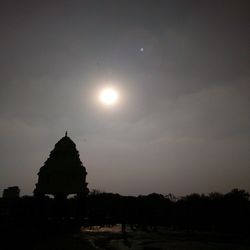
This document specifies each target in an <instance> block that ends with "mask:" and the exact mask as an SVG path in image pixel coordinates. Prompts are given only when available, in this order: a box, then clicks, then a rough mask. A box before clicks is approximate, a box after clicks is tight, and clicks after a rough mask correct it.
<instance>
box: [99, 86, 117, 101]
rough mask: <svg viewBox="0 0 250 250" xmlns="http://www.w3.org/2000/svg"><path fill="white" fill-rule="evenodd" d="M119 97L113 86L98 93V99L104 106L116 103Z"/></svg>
mask: <svg viewBox="0 0 250 250" xmlns="http://www.w3.org/2000/svg"><path fill="white" fill-rule="evenodd" d="M118 99H119V93H118V91H117V90H116V89H114V88H111V87H109V88H104V89H102V90H101V91H100V93H99V101H100V102H101V103H102V104H103V105H106V106H112V105H115V104H116V103H117V101H118Z"/></svg>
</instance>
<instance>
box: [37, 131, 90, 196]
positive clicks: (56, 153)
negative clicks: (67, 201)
mask: <svg viewBox="0 0 250 250" xmlns="http://www.w3.org/2000/svg"><path fill="white" fill-rule="evenodd" d="M86 175H87V172H86V169H85V167H84V166H83V164H82V162H81V160H80V156H79V152H78V151H77V149H76V145H75V143H74V142H73V141H72V140H71V139H70V138H69V137H68V135H67V132H66V133H65V136H64V137H63V138H62V139H61V140H59V141H58V142H57V143H56V144H55V147H54V149H53V150H52V151H51V152H50V155H49V158H48V159H47V160H46V162H45V163H44V165H43V166H42V167H41V168H40V171H39V173H38V183H37V184H36V188H35V190H34V195H37V196H40V195H45V194H51V195H54V197H60V198H66V197H67V196H68V195H69V194H77V195H79V196H86V195H87V193H88V188H87V183H86Z"/></svg>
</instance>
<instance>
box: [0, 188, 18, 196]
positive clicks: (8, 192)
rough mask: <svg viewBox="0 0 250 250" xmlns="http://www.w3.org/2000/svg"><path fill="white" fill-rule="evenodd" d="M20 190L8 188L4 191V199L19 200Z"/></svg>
mask: <svg viewBox="0 0 250 250" xmlns="http://www.w3.org/2000/svg"><path fill="white" fill-rule="evenodd" d="M19 195H20V189H19V187H18V186H13V187H8V188H6V189H4V190H3V198H18V197H19Z"/></svg>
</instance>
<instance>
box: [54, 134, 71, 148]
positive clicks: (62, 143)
mask: <svg viewBox="0 0 250 250" xmlns="http://www.w3.org/2000/svg"><path fill="white" fill-rule="evenodd" d="M55 148H56V149H59V148H62V149H65V148H67V149H69V148H74V149H75V148H76V144H75V143H74V142H73V141H72V140H71V139H70V138H69V137H68V135H67V131H66V133H65V136H64V137H63V138H62V139H60V140H59V141H58V142H57V143H56V144H55Z"/></svg>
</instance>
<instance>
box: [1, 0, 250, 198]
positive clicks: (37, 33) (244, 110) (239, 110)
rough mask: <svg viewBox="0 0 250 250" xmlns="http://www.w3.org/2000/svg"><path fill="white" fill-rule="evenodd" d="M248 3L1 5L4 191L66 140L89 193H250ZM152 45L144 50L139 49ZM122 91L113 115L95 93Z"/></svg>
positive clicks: (22, 182)
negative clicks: (72, 144) (78, 161)
mask: <svg viewBox="0 0 250 250" xmlns="http://www.w3.org/2000/svg"><path fill="white" fill-rule="evenodd" d="M249 10H250V8H249V1H236V0H235V1H160V0H158V1H153V0H152V1H137V0H133V1H132V0H131V1H109V0H105V1H74V0H72V1H66V0H65V1H63V0H62V1H1V3H0V34H1V39H0V136H1V140H0V152H1V157H0V191H1V192H2V190H3V189H4V188H6V187H8V186H13V185H18V186H19V187H20V189H21V194H22V195H24V194H32V192H33V189H34V187H35V183H36V182H37V173H38V171H39V168H40V167H41V166H42V165H43V163H44V162H45V160H46V159H47V157H48V156H49V153H50V151H51V150H52V149H53V147H54V145H55V143H56V142H57V141H58V140H59V139H60V138H61V137H63V136H64V133H65V131H66V130H67V131H68V136H69V137H70V138H71V139H72V140H73V141H74V142H75V143H76V145H77V148H78V150H79V153H80V157H81V160H82V162H83V164H84V165H85V166H86V169H87V172H88V176H87V182H88V183H89V188H90V189H92V188H95V189H99V190H102V191H106V192H114V193H120V194H123V195H138V194H148V193H153V192H158V193H162V194H168V193H173V194H176V195H185V194H189V193H192V192H198V193H209V192H213V191H218V192H227V191H230V190H231V189H232V188H242V189H245V190H247V191H248V192H249V191H250V182H249V180H250V164H249V163H250V154H249V152H250V140H249V139H250V112H249V107H250V86H249V82H250V81H249V80H250V77H249V76H250V74H249V44H250V43H249ZM141 48H143V50H142V49H141ZM106 82H112V83H115V86H116V87H117V88H118V89H119V90H120V92H121V93H122V102H121V103H119V105H117V106H116V107H115V108H112V109H107V108H104V107H103V106H101V105H100V104H99V103H97V102H96V94H97V90H98V89H99V88H101V87H102V86H103V85H104V84H105V83H106Z"/></svg>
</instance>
